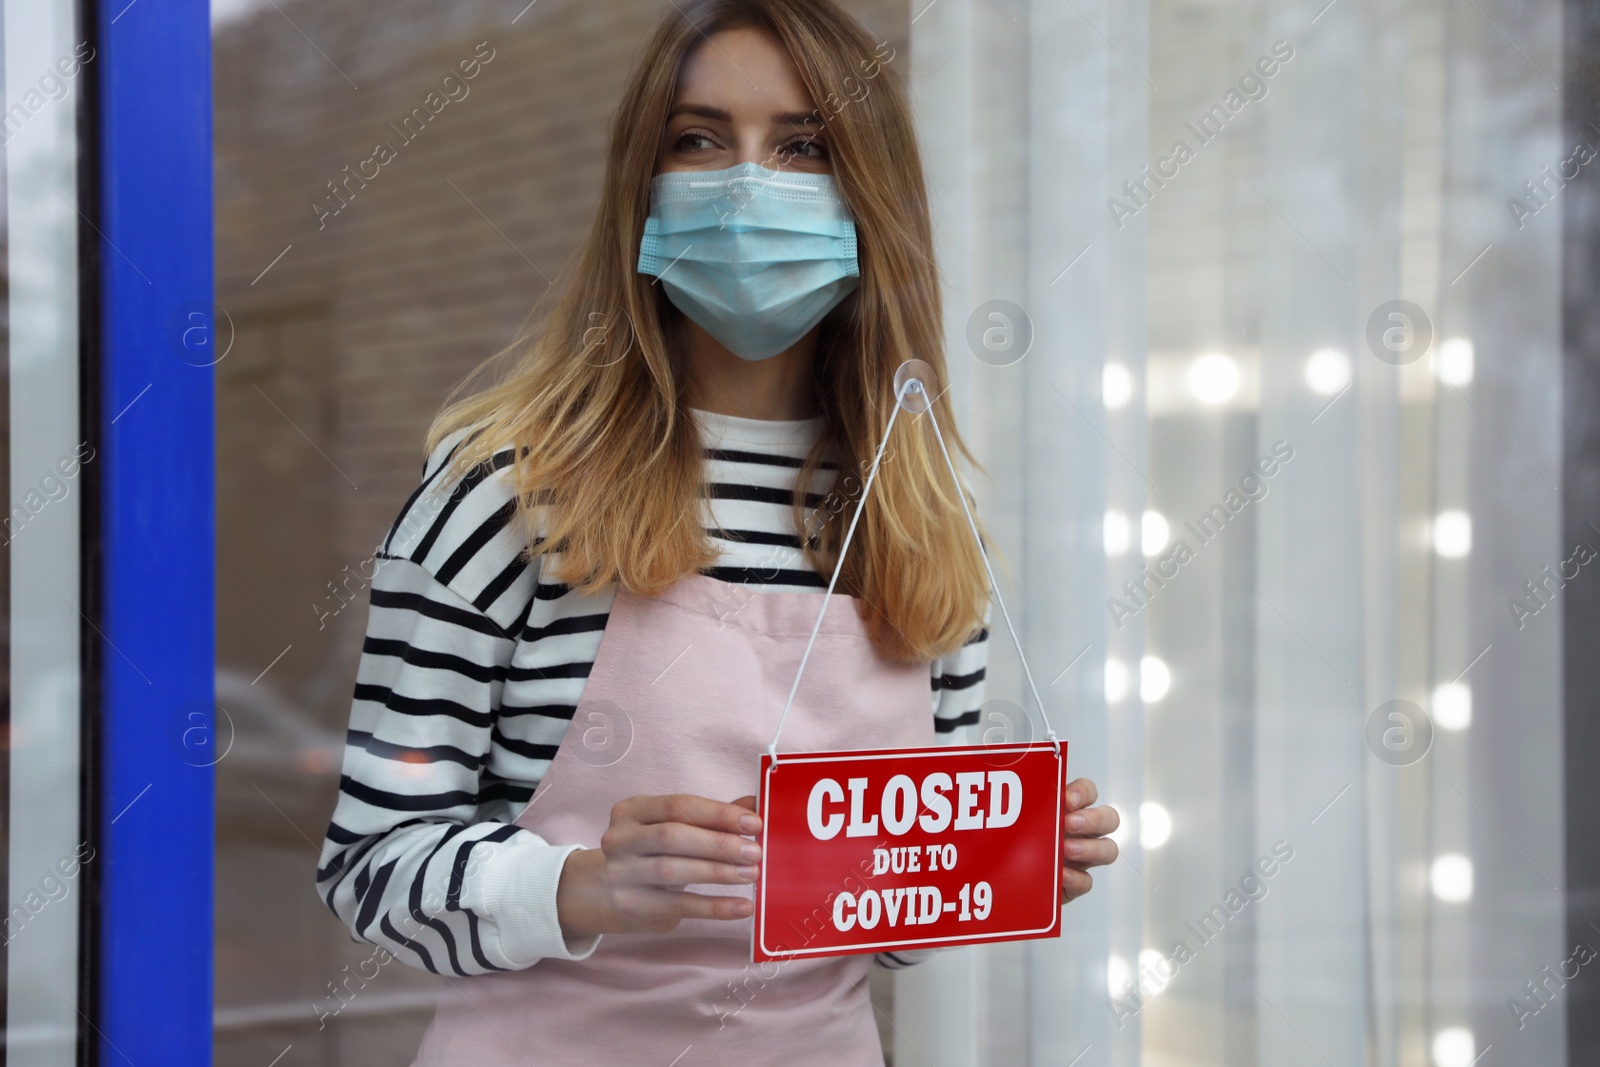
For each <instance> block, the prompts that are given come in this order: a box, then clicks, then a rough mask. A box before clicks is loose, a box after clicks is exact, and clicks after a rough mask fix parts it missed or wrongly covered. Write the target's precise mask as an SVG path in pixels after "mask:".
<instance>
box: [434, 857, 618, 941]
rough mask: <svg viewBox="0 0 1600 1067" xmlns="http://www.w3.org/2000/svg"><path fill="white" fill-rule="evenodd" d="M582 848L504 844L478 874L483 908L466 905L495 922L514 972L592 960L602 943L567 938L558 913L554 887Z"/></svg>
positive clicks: (593, 937)
mask: <svg viewBox="0 0 1600 1067" xmlns="http://www.w3.org/2000/svg"><path fill="white" fill-rule="evenodd" d="M581 847H582V846H581V845H548V844H545V843H544V842H542V841H540V842H537V843H536V842H534V841H529V840H522V841H510V842H506V843H505V844H504V845H502V846H501V847H500V848H497V849H496V850H495V851H494V854H493V855H492V856H490V857H489V858H488V859H487V860H486V861H485V862H484V865H483V868H482V870H481V871H480V872H479V885H478V893H479V895H480V897H481V901H482V903H481V905H480V906H479V907H477V908H472V907H471V904H470V903H469V902H468V900H467V899H465V897H466V895H467V894H463V900H462V905H463V906H464V907H467V908H469V909H470V910H473V911H476V912H477V913H478V915H479V917H480V918H482V919H483V920H485V921H487V922H489V923H492V924H493V925H494V931H495V936H496V940H498V941H499V944H500V954H501V955H502V956H504V957H505V959H506V961H507V962H508V963H509V964H511V966H512V967H514V968H518V969H521V968H525V967H531V966H533V965H534V964H535V963H537V962H539V961H540V960H542V959H558V960H583V959H588V958H589V956H590V955H592V954H593V953H594V950H595V948H596V947H597V946H598V945H599V944H600V936H601V935H599V934H593V935H591V936H589V937H575V938H568V937H566V936H565V935H563V934H562V932H561V921H560V919H559V918H558V916H557V914H556V887H557V886H558V885H560V883H561V868H562V867H563V866H564V865H565V864H566V862H567V857H568V856H569V855H571V854H572V853H574V852H576V851H577V850H578V849H579V848H581Z"/></svg>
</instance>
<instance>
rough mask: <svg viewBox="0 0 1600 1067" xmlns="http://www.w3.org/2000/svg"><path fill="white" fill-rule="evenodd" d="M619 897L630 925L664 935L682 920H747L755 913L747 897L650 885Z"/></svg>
mask: <svg viewBox="0 0 1600 1067" xmlns="http://www.w3.org/2000/svg"><path fill="white" fill-rule="evenodd" d="M616 898H617V907H618V908H619V909H620V910H621V911H622V913H623V915H624V917H625V920H626V921H627V922H629V923H630V924H638V925H639V926H640V927H641V928H644V929H650V930H652V931H654V932H661V933H665V932H667V931H670V930H671V929H672V928H673V927H675V926H677V925H678V922H679V920H681V919H745V918H749V916H750V915H751V914H752V913H753V912H754V911H755V908H754V906H753V905H752V904H751V903H750V901H749V900H747V899H745V898H744V897H720V896H710V895H708V894H705V893H685V892H682V891H681V890H676V889H657V888H654V887H649V886H630V887H624V888H620V889H618V890H617V891H616ZM663 927H664V928H663Z"/></svg>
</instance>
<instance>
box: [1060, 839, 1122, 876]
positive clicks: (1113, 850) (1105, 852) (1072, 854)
mask: <svg viewBox="0 0 1600 1067" xmlns="http://www.w3.org/2000/svg"><path fill="white" fill-rule="evenodd" d="M1065 845H1066V856H1067V863H1068V864H1070V865H1072V866H1075V867H1079V868H1083V867H1104V866H1105V865H1106V864H1108V863H1113V862H1115V861H1116V858H1117V843H1116V842H1115V841H1112V840H1110V839H1108V838H1104V837H1069V838H1067V840H1066V842H1065Z"/></svg>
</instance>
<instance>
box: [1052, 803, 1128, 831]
mask: <svg viewBox="0 0 1600 1067" xmlns="http://www.w3.org/2000/svg"><path fill="white" fill-rule="evenodd" d="M1064 825H1065V826H1066V830H1067V836H1068V837H1104V836H1105V835H1106V834H1109V833H1114V832H1115V831H1116V829H1117V827H1119V826H1121V825H1122V816H1120V815H1118V814H1117V809H1116V808H1113V807H1112V806H1111V805H1109V804H1107V805H1105V806H1104V807H1099V808H1088V809H1086V810H1084V811H1076V812H1073V813H1072V814H1071V815H1068V816H1067V818H1066V822H1065V824H1064Z"/></svg>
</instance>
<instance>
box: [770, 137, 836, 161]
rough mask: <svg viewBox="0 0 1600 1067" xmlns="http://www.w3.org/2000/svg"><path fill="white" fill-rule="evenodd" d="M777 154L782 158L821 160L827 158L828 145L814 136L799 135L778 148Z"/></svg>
mask: <svg viewBox="0 0 1600 1067" xmlns="http://www.w3.org/2000/svg"><path fill="white" fill-rule="evenodd" d="M778 154H779V155H781V156H782V157H783V158H784V159H814V160H823V159H827V158H828V146H827V145H825V144H823V143H822V142H821V141H819V140H817V139H816V138H815V137H801V138H797V139H796V140H793V141H790V142H788V143H787V144H785V145H784V146H783V147H782V148H780V149H778Z"/></svg>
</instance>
